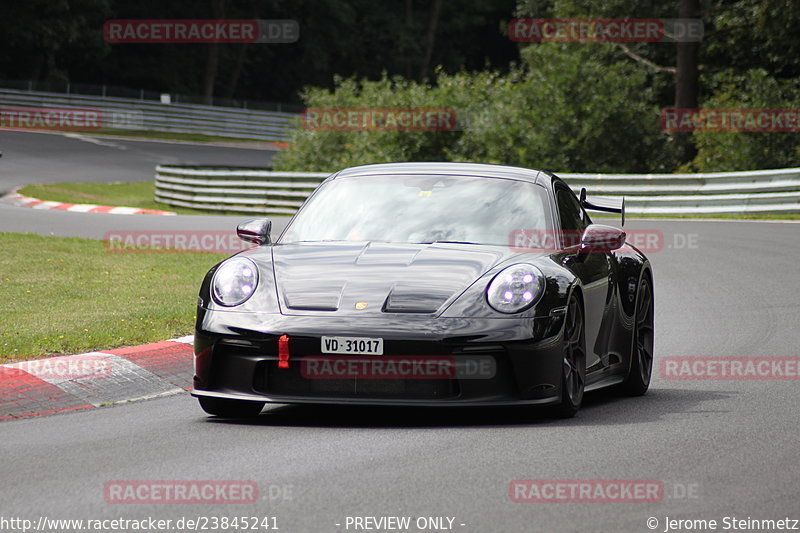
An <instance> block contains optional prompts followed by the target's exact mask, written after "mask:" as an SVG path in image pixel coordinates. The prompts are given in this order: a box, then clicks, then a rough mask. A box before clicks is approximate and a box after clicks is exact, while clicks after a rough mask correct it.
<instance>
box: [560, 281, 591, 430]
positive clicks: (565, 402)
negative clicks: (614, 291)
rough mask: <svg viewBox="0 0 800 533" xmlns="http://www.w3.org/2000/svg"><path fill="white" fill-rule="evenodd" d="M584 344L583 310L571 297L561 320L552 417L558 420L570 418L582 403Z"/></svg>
mask: <svg viewBox="0 0 800 533" xmlns="http://www.w3.org/2000/svg"><path fill="white" fill-rule="evenodd" d="M585 346H586V342H585V332H584V321H583V308H582V307H581V303H580V301H579V300H578V298H577V296H575V295H574V294H573V295H572V296H570V298H569V304H568V305H567V314H566V316H565V317H564V341H563V343H562V349H561V354H562V360H561V367H562V371H561V403H560V404H559V405H558V406H557V407H556V408H555V411H554V414H555V415H556V416H557V417H559V418H572V417H573V416H575V415H576V414H577V413H578V410H579V409H580V408H581V403H583V391H584V387H585V381H586V348H585Z"/></svg>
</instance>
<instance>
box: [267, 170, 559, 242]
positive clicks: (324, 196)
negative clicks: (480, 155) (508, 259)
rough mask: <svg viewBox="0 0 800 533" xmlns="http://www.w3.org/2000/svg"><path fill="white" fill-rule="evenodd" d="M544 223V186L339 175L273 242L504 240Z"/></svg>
mask: <svg viewBox="0 0 800 533" xmlns="http://www.w3.org/2000/svg"><path fill="white" fill-rule="evenodd" d="M527 228H536V229H539V230H549V229H550V211H549V207H548V203H547V196H546V191H545V189H544V188H543V187H541V186H539V185H535V184H533V183H528V182H524V181H517V180H510V179H495V178H476V177H463V176H455V177H454V176H375V177H354V178H338V179H334V180H332V181H329V182H327V183H325V184H324V185H322V188H321V189H320V190H319V191H318V192H317V194H315V195H314V196H313V198H311V199H310V200H309V202H308V204H306V206H305V207H304V208H303V209H302V210H301V211H300V212H299V213H298V214H297V215H296V216H295V218H294V219H293V220H292V222H291V224H290V225H289V227H288V229H287V230H286V232H285V233H284V234H283V236H282V237H281V239H280V241H279V242H280V243H287V242H298V241H383V242H403V243H431V242H442V241H447V242H465V243H474V244H491V245H508V244H509V237H510V235H511V234H512V232H514V231H517V230H520V229H527Z"/></svg>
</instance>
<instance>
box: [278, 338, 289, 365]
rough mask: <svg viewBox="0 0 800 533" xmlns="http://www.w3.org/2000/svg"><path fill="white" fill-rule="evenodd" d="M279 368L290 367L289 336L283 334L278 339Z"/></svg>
mask: <svg viewBox="0 0 800 533" xmlns="http://www.w3.org/2000/svg"><path fill="white" fill-rule="evenodd" d="M278 368H289V336H288V335H281V336H280V338H279V339H278Z"/></svg>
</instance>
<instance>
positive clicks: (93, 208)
mask: <svg viewBox="0 0 800 533" xmlns="http://www.w3.org/2000/svg"><path fill="white" fill-rule="evenodd" d="M2 199H3V200H4V201H6V202H7V203H11V204H13V205H16V206H19V207H31V208H33V209H47V210H53V211H71V212H75V213H107V214H109V215H174V214H175V213H173V212H172V211H159V210H158V209H140V208H138V207H115V206H110V205H94V204H67V203H63V202H52V201H45V200H39V199H38V198H33V197H31V196H24V195H22V194H18V193H11V194H7V195H6V196H4V197H3V198H2Z"/></svg>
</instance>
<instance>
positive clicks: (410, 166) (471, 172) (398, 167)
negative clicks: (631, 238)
mask: <svg viewBox="0 0 800 533" xmlns="http://www.w3.org/2000/svg"><path fill="white" fill-rule="evenodd" d="M387 174H388V175H391V174H394V175H397V174H439V175H447V176H478V177H485V178H506V179H517V180H524V181H533V182H534V183H539V184H540V185H547V184H548V183H547V182H549V181H550V180H545V179H544V178H545V176H546V174H545V173H543V172H542V171H540V170H534V169H530V168H522V167H510V166H505V165H487V164H483V163H382V164H378V165H362V166H358V167H350V168H346V169H344V170H341V171H339V172H338V173H336V175H335V176H333V178H339V177H342V178H344V177H348V178H351V177H358V176H376V175H387ZM540 176H541V177H542V179H539V178H540Z"/></svg>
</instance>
